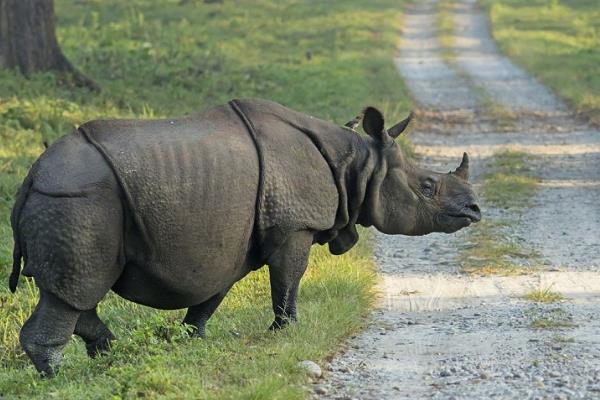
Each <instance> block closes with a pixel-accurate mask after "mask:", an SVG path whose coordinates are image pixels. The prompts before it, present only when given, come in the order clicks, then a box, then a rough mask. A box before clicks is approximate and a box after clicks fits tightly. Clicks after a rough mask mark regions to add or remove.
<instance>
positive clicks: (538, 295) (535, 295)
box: [523, 285, 565, 303]
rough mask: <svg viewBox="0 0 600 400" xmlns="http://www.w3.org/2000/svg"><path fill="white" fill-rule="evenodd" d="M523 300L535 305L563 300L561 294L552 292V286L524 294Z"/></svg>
mask: <svg viewBox="0 0 600 400" xmlns="http://www.w3.org/2000/svg"><path fill="white" fill-rule="evenodd" d="M523 298H524V299H525V300H529V301H533V302H535V303H556V302H559V301H562V300H564V299H565V297H564V296H563V295H562V294H560V293H559V292H556V291H554V290H552V285H550V286H548V287H546V288H539V289H534V290H532V291H530V292H528V293H525V295H524V296H523Z"/></svg>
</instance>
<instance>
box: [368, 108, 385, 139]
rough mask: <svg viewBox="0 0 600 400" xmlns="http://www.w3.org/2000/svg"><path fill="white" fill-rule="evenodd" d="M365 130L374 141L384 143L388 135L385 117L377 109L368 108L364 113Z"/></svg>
mask: <svg viewBox="0 0 600 400" xmlns="http://www.w3.org/2000/svg"><path fill="white" fill-rule="evenodd" d="M363 129H364V131H365V133H366V134H367V135H369V136H371V137H372V138H373V139H375V140H378V141H380V142H384V141H385V139H386V136H387V133H386V132H385V129H384V121H383V115H382V114H381V112H380V111H379V110H378V109H376V108H375V107H367V108H365V111H364V112H363Z"/></svg>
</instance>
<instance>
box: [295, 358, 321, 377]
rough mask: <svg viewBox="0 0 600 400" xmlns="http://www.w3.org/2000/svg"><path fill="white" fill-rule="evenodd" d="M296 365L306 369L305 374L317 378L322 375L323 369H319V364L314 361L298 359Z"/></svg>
mask: <svg viewBox="0 0 600 400" xmlns="http://www.w3.org/2000/svg"><path fill="white" fill-rule="evenodd" d="M298 366H299V367H300V368H302V369H304V370H305V371H306V374H307V375H308V376H310V377H311V378H313V379H319V378H320V377H321V376H323V371H321V367H319V365H318V364H317V363H316V362H314V361H310V360H304V361H300V362H299V363H298Z"/></svg>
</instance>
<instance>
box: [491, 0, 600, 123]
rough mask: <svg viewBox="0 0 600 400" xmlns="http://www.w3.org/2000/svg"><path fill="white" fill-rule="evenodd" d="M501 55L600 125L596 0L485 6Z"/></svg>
mask: <svg viewBox="0 0 600 400" xmlns="http://www.w3.org/2000/svg"><path fill="white" fill-rule="evenodd" d="M482 3H483V4H484V5H486V6H487V8H488V11H489V16H490V21H491V27H492V33H493V36H494V39H495V40H496V41H497V42H498V43H499V45H500V48H501V50H502V51H503V52H504V53H505V54H507V55H508V56H510V58H511V59H513V60H515V61H516V62H517V63H518V64H520V65H521V66H523V67H524V68H525V69H526V70H527V71H529V72H530V73H531V74H533V75H535V76H536V77H538V78H539V79H540V80H541V81H542V82H543V83H544V84H546V85H548V86H550V87H551V88H552V89H554V90H555V91H556V93H558V94H559V95H560V96H562V97H563V98H565V99H567V100H568V101H569V102H570V103H571V104H572V105H573V106H574V107H575V108H576V109H577V110H578V111H579V112H581V113H583V114H585V115H587V116H588V117H589V118H590V119H591V120H592V121H593V122H595V123H596V124H599V123H600V74H598V65H600V7H598V1H596V0H483V1H482Z"/></svg>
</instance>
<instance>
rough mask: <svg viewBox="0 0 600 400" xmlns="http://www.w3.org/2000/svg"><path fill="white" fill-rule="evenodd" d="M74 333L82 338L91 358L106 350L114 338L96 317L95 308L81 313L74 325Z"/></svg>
mask: <svg viewBox="0 0 600 400" xmlns="http://www.w3.org/2000/svg"><path fill="white" fill-rule="evenodd" d="M75 334H76V335H77V336H79V337H81V338H82V339H83V341H84V342H85V348H86V350H87V354H88V356H90V357H91V358H95V357H96V356H97V355H99V354H102V353H105V352H107V351H108V350H109V349H110V342H111V341H113V340H115V337H114V335H113V334H112V332H111V331H110V330H109V329H108V328H107V327H106V325H104V322H102V320H101V319H100V318H99V317H98V314H97V313H96V309H95V308H94V309H92V310H87V311H84V312H82V313H81V315H80V316H79V319H78V320H77V324H76V325H75Z"/></svg>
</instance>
